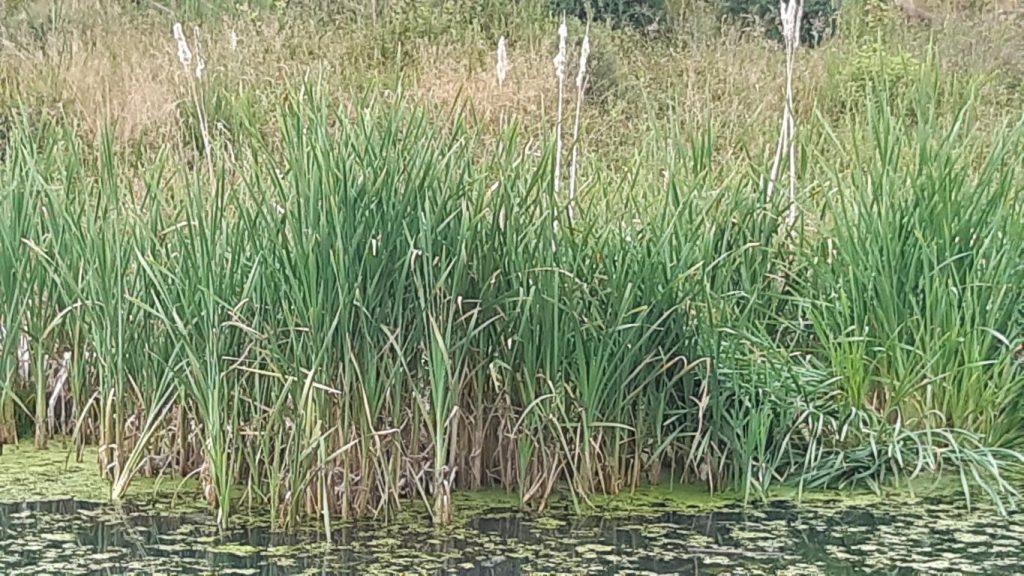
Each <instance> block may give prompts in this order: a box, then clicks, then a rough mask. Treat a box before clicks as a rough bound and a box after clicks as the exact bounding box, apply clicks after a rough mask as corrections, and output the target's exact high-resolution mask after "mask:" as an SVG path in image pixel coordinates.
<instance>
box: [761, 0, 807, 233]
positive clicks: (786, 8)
mask: <svg viewBox="0 0 1024 576" xmlns="http://www.w3.org/2000/svg"><path fill="white" fill-rule="evenodd" d="M779 15H780V17H781V20H782V36H783V41H784V43H785V48H786V103H785V108H784V110H783V113H782V126H781V128H780V130H779V142H778V145H777V146H776V148H775V159H774V160H773V161H772V169H771V175H770V177H769V181H768V188H767V191H766V198H767V200H769V201H770V200H771V199H772V195H773V192H774V189H775V185H776V182H777V181H778V178H779V175H780V172H781V169H782V155H783V154H784V153H785V154H786V155H787V156H788V161H789V211H788V215H787V216H786V225H787V227H788V228H790V229H792V227H793V225H794V224H795V223H796V218H797V202H796V186H797V181H796V115H795V114H794V89H793V77H794V74H795V70H796V51H797V49H798V48H799V47H800V22H801V20H802V19H803V0H789V2H788V3H786V2H785V1H784V0H783V1H782V2H780V4H779Z"/></svg>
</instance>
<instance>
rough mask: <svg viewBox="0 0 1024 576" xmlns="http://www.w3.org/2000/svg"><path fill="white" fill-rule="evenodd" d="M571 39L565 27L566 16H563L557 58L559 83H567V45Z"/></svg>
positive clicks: (556, 73) (556, 72) (556, 67)
mask: <svg viewBox="0 0 1024 576" xmlns="http://www.w3.org/2000/svg"><path fill="white" fill-rule="evenodd" d="M568 39H569V28H568V27H566V25H565V15H563V16H562V25H561V26H559V27H558V55H556V56H555V76H557V77H558V80H559V81H565V43H566V41H567V40H568Z"/></svg>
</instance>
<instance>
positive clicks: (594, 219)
mask: <svg viewBox="0 0 1024 576" xmlns="http://www.w3.org/2000/svg"><path fill="white" fill-rule="evenodd" d="M563 30H564V29H563ZM174 31H175V36H179V34H178V33H179V32H181V29H180V28H175V30H174ZM567 34H568V32H567V30H566V31H564V32H562V31H560V34H559V52H558V54H559V56H558V57H557V58H556V63H557V64H558V66H561V68H559V67H558V66H556V80H557V82H558V84H557V89H558V92H559V105H558V111H557V114H558V115H557V119H555V120H554V122H555V135H554V136H553V137H549V139H548V141H545V142H544V144H543V147H542V148H541V150H540V153H539V154H537V155H535V154H533V152H532V151H531V148H530V147H529V146H527V143H525V142H524V141H523V140H522V136H521V132H520V131H519V129H518V126H517V125H516V123H515V122H514V121H510V122H509V123H508V124H507V125H506V126H505V127H504V128H505V129H504V131H503V134H502V136H501V141H500V142H498V143H497V144H494V145H492V143H488V142H486V141H485V140H486V139H485V136H484V135H483V134H482V133H481V131H479V130H478V129H476V128H474V127H473V126H471V125H469V124H468V123H467V122H466V117H465V116H463V115H462V114H461V113H459V112H450V113H448V114H447V115H445V116H444V117H443V118H442V119H441V120H442V121H438V119H437V117H435V116H433V115H432V114H431V113H430V112H429V111H427V110H426V109H425V108H423V107H420V106H418V105H416V104H414V103H413V101H412V100H411V99H409V98H406V97H405V95H404V94H402V93H401V92H399V93H397V94H393V95H391V96H390V97H388V98H378V97H376V96H375V95H374V93H373V92H370V93H368V94H366V95H364V96H361V97H353V99H352V101H345V99H344V98H342V97H341V96H339V95H338V94H335V93H333V92H331V91H330V90H328V89H326V88H325V86H324V84H323V83H322V82H319V81H317V80H309V81H306V82H300V83H294V84H290V85H289V86H288V90H287V92H286V93H285V94H284V95H283V96H282V98H281V99H280V102H279V103H278V104H277V107H276V109H275V111H274V114H273V115H272V117H271V119H270V121H268V124H267V126H265V127H261V129H258V130H252V131H251V132H249V134H248V136H247V138H244V139H234V140H231V141H230V142H227V141H225V142H221V141H219V140H217V138H216V137H215V135H216V134H218V132H213V131H211V130H210V129H209V123H208V119H207V118H206V115H205V111H204V110H205V109H204V105H205V102H206V100H204V96H203V95H204V93H205V92H204V91H206V90H208V89H210V88H208V87H207V85H206V84H205V83H206V82H207V81H208V80H209V79H210V78H209V76H210V75H211V74H213V72H211V71H210V70H204V71H201V72H200V73H199V75H198V76H197V74H196V72H195V68H194V67H193V66H192V64H194V62H195V59H196V57H195V54H196V53H198V49H197V48H196V49H195V50H193V48H194V45H190V44H189V42H188V39H185V38H184V34H183V33H181V34H180V37H181V39H184V41H185V46H186V47H188V51H189V54H190V55H191V59H187V58H185V59H182V60H181V61H180V63H181V64H182V74H181V79H182V81H183V82H186V84H184V85H183V86H182V87H181V90H182V92H183V96H184V98H185V99H186V100H187V102H188V104H187V105H185V106H186V107H187V108H189V110H188V112H189V114H191V113H193V111H192V110H191V108H195V111H194V113H195V114H196V115H197V116H198V117H199V118H200V126H201V136H202V139H203V143H202V144H203V145H202V147H201V148H199V147H197V146H189V145H187V144H186V143H187V142H189V138H188V137H187V136H182V137H181V139H180V140H179V141H176V142H174V143H173V144H172V145H164V146H158V147H157V148H156V149H155V150H153V151H151V152H146V153H147V154H151V155H148V156H145V158H146V159H147V161H146V162H132V161H130V156H128V155H127V153H126V152H125V151H123V150H121V149H120V148H119V147H118V145H117V142H116V141H115V135H114V132H113V131H112V130H107V131H105V132H103V133H102V134H101V135H100V137H99V138H98V139H97V141H95V142H88V141H85V140H83V138H82V136H81V135H80V134H78V133H76V132H75V131H73V130H71V129H67V128H65V127H63V126H61V125H59V124H56V123H54V122H53V121H48V120H45V119H38V118H37V117H36V116H34V115H33V114H31V113H30V112H29V111H27V110H22V111H21V112H20V114H19V115H18V121H17V122H16V123H15V124H14V126H13V127H12V129H11V132H10V139H9V149H10V154H9V155H8V157H7V159H6V161H5V162H4V163H3V165H2V167H0V203H2V205H4V206H9V207H10V208H11V209H10V210H5V211H3V212H2V213H0V305H2V307H3V308H2V309H0V320H2V321H3V325H4V327H5V329H6V331H7V336H6V337H5V338H4V339H3V354H0V362H2V363H0V368H2V370H3V372H2V374H3V380H2V382H3V386H2V388H0V390H2V396H0V405H2V404H3V402H4V401H5V400H9V402H10V403H11V405H13V406H15V407H17V408H18V410H19V414H20V415H21V417H22V418H27V419H29V420H30V421H33V422H34V424H35V431H36V438H37V441H38V442H40V443H44V442H45V441H46V439H47V438H48V434H49V431H48V424H47V420H51V421H55V420H59V419H60V418H59V417H58V416H57V414H56V412H55V413H54V415H53V418H49V416H50V415H49V413H48V408H49V406H51V405H54V406H55V404H53V402H52V400H53V398H54V394H55V393H57V392H58V391H59V393H60V394H61V395H63V394H67V395H68V396H69V399H68V402H69V404H70V411H69V414H68V416H67V419H68V421H69V422H71V421H73V423H74V426H72V427H71V428H72V430H73V433H74V437H75V441H76V443H77V444H78V446H80V447H81V446H83V445H84V444H87V443H95V444H97V445H98V449H97V452H96V458H97V459H98V461H99V469H100V473H101V474H102V475H103V476H105V477H106V478H108V479H109V480H110V482H111V486H112V493H111V496H112V497H113V498H120V497H123V496H124V495H125V494H126V493H127V491H128V490H129V488H130V486H131V483H132V482H133V481H134V480H136V479H137V478H139V477H140V476H145V475H153V474H157V473H160V472H162V471H175V472H177V473H178V474H179V475H180V476H182V477H195V478H198V480H199V485H200V487H201V490H202V491H203V493H204V495H205V497H206V500H207V501H208V503H209V505H210V506H211V507H212V508H214V509H215V510H216V511H217V515H218V520H219V521H220V523H221V524H226V523H228V522H229V521H230V519H231V517H232V514H233V513H235V512H236V511H237V510H238V508H239V507H242V506H248V507H251V508H253V509H256V510H260V511H261V513H263V514H265V515H266V516H267V520H268V521H269V522H270V523H272V524H274V525H275V526H293V525H295V524H296V523H298V522H300V521H303V520H308V519H316V520H318V521H319V522H320V524H321V526H322V527H323V529H324V530H325V531H326V532H330V531H331V530H332V529H333V526H335V525H336V520H337V519H339V518H353V517H364V516H378V517H383V518H389V517H393V516H394V515H395V514H396V513H397V511H398V510H399V509H400V508H401V506H403V505H404V504H405V503H407V502H409V500H410V499H418V500H422V501H423V502H425V503H426V505H427V508H428V509H429V510H431V512H432V515H433V518H434V519H435V521H436V522H437V523H445V522H448V521H451V520H452V517H453V504H452V502H453V495H452V492H453V491H454V490H457V489H475V488H480V487H485V486H499V487H503V488H505V489H506V490H508V491H510V492H513V493H515V494H516V495H517V496H518V498H519V500H520V502H521V503H522V505H523V506H527V507H534V508H537V509H543V508H545V507H546V506H548V505H549V503H550V500H551V498H552V497H553V495H554V494H555V493H556V492H557V491H560V490H561V491H563V493H565V494H567V495H568V497H569V498H570V499H571V500H572V501H573V503H574V504H575V505H576V506H577V507H578V508H579V509H583V508H584V507H585V506H586V504H587V501H588V499H590V498H591V497H592V496H593V495H595V494H602V493H607V494H615V493H617V492H620V491H624V490H628V489H631V488H633V487H636V486H638V485H640V484H642V483H647V482H650V483H664V482H669V483H671V482H679V481H686V482H701V483H704V484H706V485H707V486H708V488H709V489H710V490H712V491H718V490H721V489H723V488H735V489H739V490H741V491H742V492H743V493H744V494H746V495H747V496H748V497H750V498H757V497H764V496H765V495H766V494H768V493H770V489H771V488H772V487H774V486H776V485H778V484H790V485H796V486H801V487H813V488H818V487H832V486H837V485H841V486H846V485H848V484H857V485H866V486H872V487H875V488H879V487H880V486H882V485H885V484H887V483H893V482H904V481H906V480H908V479H912V478H915V477H918V476H920V475H922V474H925V473H929V474H943V473H947V472H952V473H953V474H955V475H956V476H957V477H958V479H959V480H960V481H961V484H962V489H963V491H964V493H965V495H966V496H967V497H968V498H971V499H973V498H974V496H973V495H974V494H977V493H978V492H977V491H978V490H979V489H980V490H981V493H983V494H985V495H986V496H988V497H990V498H992V499H993V500H995V501H996V502H997V504H999V505H1008V504H1009V503H1010V502H1011V501H1012V499H1013V498H1014V497H1015V495H1016V493H1015V489H1014V486H1013V484H1012V482H1011V481H1010V480H1008V478H1010V476H1008V475H1007V471H1008V470H1011V469H1013V468H1014V467H1017V466H1019V464H1020V462H1021V459H1020V455H1019V453H1018V452H1016V450H1019V449H1020V448H1021V443H1022V437H1021V434H1020V430H1021V422H1020V415H1019V414H1020V412H1019V407H1020V401H1021V392H1022V388H1021V384H1022V382H1024V376H1022V374H1021V371H1020V368H1019V366H1017V365H1016V363H1015V362H1014V361H1013V352H1012V351H1013V347H1014V346H1015V345H1016V343H1018V342H1019V340H1020V338H1021V333H1020V326H1021V325H1022V324H1021V320H1022V318H1021V315H1022V309H1021V308H1020V305H1019V303H1020V302H1021V301H1024V299H1022V297H1024V292H1022V291H1024V271H1022V269H1021V267H1020V265H1019V263H1018V262H1016V260H1015V257H1016V255H1019V254H1021V253H1022V251H1024V232H1022V230H1021V227H1020V226H1019V223H1020V221H1021V219H1022V214H1021V212H1020V210H1021V208H1020V206H1021V205H1020V203H1019V192H1017V190H1018V188H1019V181H1020V176H1019V172H1018V171H1019V168H1020V166H1019V160H1016V161H1015V160H1014V159H1013V158H1012V157H1011V155H1010V151H1012V150H1014V149H1016V148H1017V147H1019V145H1020V144H1021V143H1022V141H1024V126H1021V125H1017V126H1005V127H1001V128H999V129H998V130H997V131H996V132H995V133H994V134H986V139H985V140H979V138H978V136H977V135H976V134H974V133H972V131H971V130H969V129H968V128H969V116H970V110H971V108H972V106H973V103H971V102H969V101H968V102H964V103H963V110H962V114H961V115H960V116H959V117H958V122H957V123H956V124H955V125H954V126H944V125H943V123H942V122H941V121H940V119H938V118H937V117H936V116H935V113H934V108H935V107H934V106H933V105H932V104H933V103H932V102H929V101H928V99H927V97H926V94H922V95H920V96H919V98H918V99H917V104H916V105H917V108H916V117H915V118H914V121H913V124H912V125H910V124H909V123H908V121H906V120H904V119H903V118H902V117H894V115H893V114H892V112H891V111H890V110H889V108H888V107H887V104H886V102H885V100H884V98H875V99H873V100H872V104H871V106H870V107H868V109H867V111H866V112H865V113H864V115H860V113H859V112H857V111H853V112H851V116H849V117H848V118H847V120H846V121H848V122H850V123H851V128H850V133H853V134H863V139H861V140H858V139H855V140H853V141H852V142H846V141H841V140H839V139H837V138H833V137H830V135H831V134H832V132H831V131H830V127H829V126H824V127H822V128H821V129H820V130H819V132H818V133H819V134H824V135H825V136H823V137H822V138H823V139H822V140H821V141H817V142H815V143H814V144H815V145H814V147H808V148H806V149H801V150H803V153H802V154H801V155H800V157H801V162H800V163H796V162H795V161H794V160H793V159H794V158H795V157H796V153H795V152H796V150H797V147H798V146H800V145H801V142H797V140H798V139H797V138H796V137H795V131H793V130H792V129H787V128H783V134H788V135H789V136H790V139H789V140H787V141H786V142H785V146H784V148H788V149H789V153H788V155H789V158H790V161H791V162H792V163H791V165H790V185H791V186H792V187H795V185H796V181H797V180H796V179H797V177H800V178H801V180H800V182H801V185H802V186H803V187H804V188H806V189H807V190H818V189H820V190H825V191H827V193H823V194H808V195H807V199H806V202H807V203H808V205H807V207H806V209H805V210H803V211H802V213H803V214H804V215H805V216H804V218H805V219H806V220H807V221H800V222H798V223H797V224H799V225H802V226H803V229H804V233H802V234H799V235H793V234H789V233H788V232H789V231H790V230H791V229H792V226H793V224H794V222H793V221H792V219H793V217H792V214H793V206H794V195H795V193H794V194H791V195H790V196H789V197H788V198H780V197H779V196H781V195H769V194H766V193H765V192H766V189H765V184H764V182H765V180H764V178H763V172H764V171H765V170H764V168H765V167H766V166H771V163H770V162H767V161H762V160H761V159H757V158H755V159H752V160H750V161H749V166H748V169H747V170H745V171H739V172H735V173H730V174H727V175H724V176H721V175H719V174H717V173H715V172H714V171H713V170H712V166H713V165H714V162H715V153H716V144H715V135H714V130H713V126H711V125H708V126H704V127H701V128H699V129H696V130H694V131H692V132H690V133H683V134H682V137H680V138H677V139H674V140H673V142H674V144H673V146H676V147H678V150H677V152H678V157H679V158H682V159H684V160H685V161H681V162H677V163H675V164H674V165H672V166H670V167H669V169H667V170H666V174H665V177H664V180H663V185H658V186H650V187H649V188H648V185H649V184H650V181H648V180H639V179H638V178H632V177H614V176H612V174H613V172H611V171H608V172H597V173H594V174H589V173H588V174H587V176H588V184H587V185H588V188H587V190H588V193H587V194H576V192H575V191H576V190H577V186H578V183H577V180H576V178H577V177H578V173H577V170H579V169H580V166H578V163H579V162H581V160H580V155H579V154H576V153H574V154H573V155H572V157H573V159H572V160H570V166H569V172H570V175H569V180H570V195H569V197H568V198H565V197H562V195H561V187H560V186H561V184H560V182H561V179H562V173H561V167H562V157H563V154H564V150H563V147H564V145H565V142H564V141H563V135H562V125H561V122H562V115H563V112H564V103H563V99H564V98H565V97H566V91H565V82H566V78H567V75H568V74H569V71H568V62H567V58H568V56H567V46H566V45H567ZM181 39H178V41H177V44H178V46H179V48H180V47H181ZM587 45H588V43H587V42H586V41H585V42H584V46H587ZM794 48H795V43H794ZM179 51H180V52H181V53H182V54H184V51H183V50H179ZM791 59H792V58H791V57H790V61H791ZM585 60H586V58H584V57H583V56H581V57H580V63H581V67H580V70H579V71H578V74H577V96H576V97H577V103H576V104H577V107H578V108H577V118H578V115H579V110H580V107H582V105H583V99H584V96H585V87H586V72H585V70H586V69H585ZM790 67H792V65H791V64H790ZM211 68H215V67H212V66H211ZM488 74H489V72H488ZM503 82H504V81H503ZM790 94H792V91H791V92H790ZM221 97H223V98H225V101H226V102H228V103H231V102H232V99H231V96H230V93H228V94H227V95H224V94H222V95H221ZM568 97H570V98H571V97H572V95H571V94H569V96H568ZM791 99H792V98H789V100H791ZM234 105H237V106H238V107H239V108H241V107H244V106H245V103H244V102H242V101H241V99H240V100H239V101H238V102H234ZM791 108H792V103H787V108H786V109H787V110H791ZM183 115H184V114H183ZM784 118H785V116H784ZM510 120H514V119H510ZM503 124H504V122H503ZM784 125H785V121H784ZM203 126H205V128H204V127H203ZM578 126H579V123H578V122H574V127H573V146H574V147H575V146H576V145H577V144H578V142H579V138H580V134H581V132H582V130H581V129H580V128H578ZM856 126H866V127H867V130H866V131H864V132H863V133H862V132H858V131H856V130H854V128H853V127H856ZM182 132H185V130H182ZM780 141H781V140H780ZM986 143H991V146H986V145H985V144H986ZM591 156H592V154H589V153H588V154H587V158H588V159H589V158H591ZM777 164H778V165H780V164H781V160H780V161H779V162H778V163H777ZM800 170H805V171H807V172H810V174H807V175H805V174H802V173H800ZM778 171H781V169H779V170H778ZM628 176H632V175H628ZM772 180H774V178H773V179H772ZM567 206H572V217H571V219H570V220H569V221H568V223H567V225H564V226H559V225H558V224H557V223H558V222H566V220H564V219H563V214H564V211H565V210H566V208H567ZM15 334H19V336H18V337H13V335H15ZM20 334H24V335H25V336H24V338H22V336H20ZM23 341H24V342H27V347H28V353H27V354H26V353H24V350H23V348H24V347H23V346H22V344H21V342H23ZM66 353H70V359H71V360H70V367H69V368H68V367H62V368H59V369H57V370H46V369H45V367H46V366H47V362H48V361H47V357H50V358H52V359H62V358H68V356H66V355H65V354H66ZM26 357H27V358H28V359H29V360H30V363H29V364H28V370H25V369H24V368H23V367H24V366H25V361H24V360H25V358H26ZM61 366H64V365H63V364H62V365H61ZM50 373H52V374H55V375H60V374H63V376H60V378H50V377H49V376H48V374H50ZM79 454H80V457H81V454H83V452H80V453H79Z"/></svg>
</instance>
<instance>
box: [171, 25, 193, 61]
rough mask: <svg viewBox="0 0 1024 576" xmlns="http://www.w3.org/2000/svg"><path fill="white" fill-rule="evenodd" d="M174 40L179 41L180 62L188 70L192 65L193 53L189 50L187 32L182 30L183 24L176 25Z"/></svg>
mask: <svg viewBox="0 0 1024 576" xmlns="http://www.w3.org/2000/svg"><path fill="white" fill-rule="evenodd" d="M174 39H175V40H177V41H178V61H179V62H181V65H182V66H184V67H186V68H188V67H189V65H190V64H192V51H191V50H189V48H188V40H187V39H186V38H185V32H184V31H183V30H182V29H181V22H175V23H174Z"/></svg>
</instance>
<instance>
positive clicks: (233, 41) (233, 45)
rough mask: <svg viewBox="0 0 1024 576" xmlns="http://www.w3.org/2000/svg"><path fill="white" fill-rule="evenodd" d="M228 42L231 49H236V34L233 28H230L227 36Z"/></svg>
mask: <svg viewBox="0 0 1024 576" xmlns="http://www.w3.org/2000/svg"><path fill="white" fill-rule="evenodd" d="M228 44H229V45H230V46H231V49H232V50H238V34H235V31H234V30H232V31H231V34H230V35H229V36H228Z"/></svg>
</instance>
